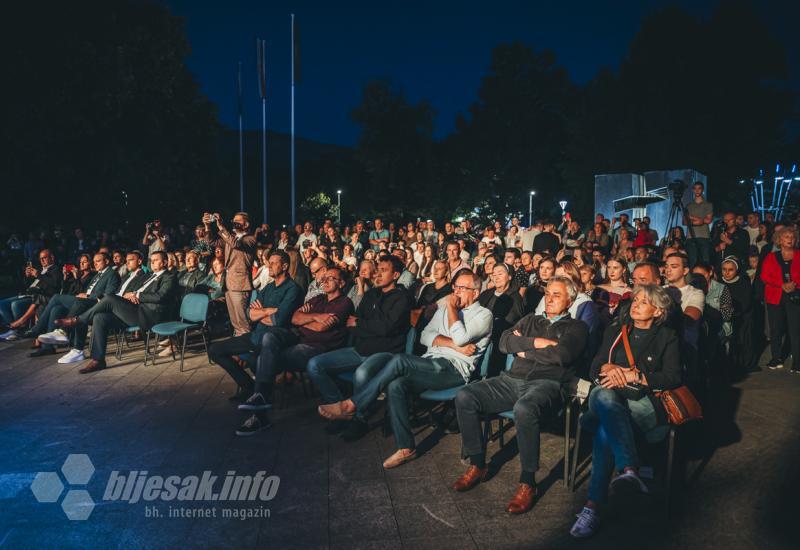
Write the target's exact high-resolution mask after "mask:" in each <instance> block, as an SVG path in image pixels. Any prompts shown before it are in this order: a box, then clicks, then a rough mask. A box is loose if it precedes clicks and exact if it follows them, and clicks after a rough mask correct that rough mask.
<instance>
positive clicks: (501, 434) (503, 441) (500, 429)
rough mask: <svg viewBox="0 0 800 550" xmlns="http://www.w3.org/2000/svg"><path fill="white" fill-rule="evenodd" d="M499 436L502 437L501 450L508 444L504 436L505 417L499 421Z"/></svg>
mask: <svg viewBox="0 0 800 550" xmlns="http://www.w3.org/2000/svg"><path fill="white" fill-rule="evenodd" d="M497 435H499V436H500V448H501V449H502V448H503V447H504V446H505V444H506V441H505V437H506V436H505V435H504V434H503V417H502V416H501V417H499V418H498V419H497Z"/></svg>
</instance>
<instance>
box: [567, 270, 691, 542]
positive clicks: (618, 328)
mask: <svg viewBox="0 0 800 550" xmlns="http://www.w3.org/2000/svg"><path fill="white" fill-rule="evenodd" d="M632 297H633V298H632V303H631V312H630V317H631V321H632V322H631V324H630V325H627V324H615V325H611V326H610V327H609V328H608V330H606V333H605V336H604V338H603V343H602V345H601V346H600V350H599V351H598V353H597V355H596V356H595V358H594V360H593V361H592V365H591V368H590V377H591V379H592V380H594V381H595V383H596V386H594V388H593V389H592V391H591V393H590V394H589V399H588V401H589V410H588V411H587V412H586V414H584V415H583V417H582V423H581V425H582V426H583V428H584V429H586V430H588V431H590V432H592V433H594V441H593V448H592V477H591V479H590V481H589V498H588V500H587V501H586V504H585V505H584V507H583V510H581V512H580V513H579V514H578V516H577V517H578V519H577V521H576V522H575V524H574V525H573V526H572V529H571V530H570V534H571V535H572V536H573V537H577V538H584V537H588V536H590V535H592V534H594V533H595V532H596V531H597V528H598V527H599V524H600V516H599V514H598V510H599V508H600V507H601V506H603V505H604V504H605V503H606V501H607V500H608V492H609V479H610V478H611V474H612V473H613V471H614V470H615V469H616V470H617V471H618V472H619V475H617V476H616V477H615V478H614V479H613V480H612V481H611V485H610V488H611V490H612V491H617V490H620V489H622V488H623V487H629V488H632V489H634V490H636V491H640V492H643V493H646V492H648V489H647V486H646V485H645V484H644V482H642V480H641V479H640V478H639V455H638V452H637V449H636V442H635V436H634V433H635V432H638V433H641V434H643V435H644V437H645V438H646V439H647V441H649V442H653V443H655V442H658V441H660V440H662V439H664V437H665V436H666V435H667V433H668V424H667V418H666V413H665V411H664V410H663V407H662V406H661V403H660V401H659V400H658V399H655V398H654V396H653V394H652V391H653V390H669V389H673V388H676V387H678V386H679V385H680V383H681V360H680V350H679V340H678V335H677V333H676V332H675V331H674V330H672V329H670V328H669V327H667V326H665V325H664V324H663V321H664V320H665V319H666V316H667V311H668V310H669V307H670V302H671V299H670V297H669V295H668V294H667V292H666V291H665V290H664V289H663V288H661V287H659V286H658V285H643V286H637V287H635V288H634V289H633V292H632ZM626 340H627V341H628V342H629V348H630V350H629V351H630V355H631V357H632V358H633V364H631V362H630V361H629V359H628V351H627V350H626V343H625V342H626Z"/></svg>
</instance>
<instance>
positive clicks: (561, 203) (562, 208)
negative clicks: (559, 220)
mask: <svg viewBox="0 0 800 550" xmlns="http://www.w3.org/2000/svg"><path fill="white" fill-rule="evenodd" d="M558 205H559V206H560V207H561V210H565V209H566V208H567V201H558Z"/></svg>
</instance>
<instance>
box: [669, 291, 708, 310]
mask: <svg viewBox="0 0 800 550" xmlns="http://www.w3.org/2000/svg"><path fill="white" fill-rule="evenodd" d="M675 288H678V287H675ZM678 290H680V291H681V310H682V311H686V308H687V307H696V308H697V309H699V310H700V312H701V313H702V311H703V308H704V307H705V305H706V295H705V294H703V291H702V290H700V289H699V288H695V287H693V286H692V285H684V286H682V287H681V288H678Z"/></svg>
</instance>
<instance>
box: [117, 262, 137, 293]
mask: <svg viewBox="0 0 800 550" xmlns="http://www.w3.org/2000/svg"><path fill="white" fill-rule="evenodd" d="M139 271H141V270H140V269H137V270H136V271H131V272H130V273H129V275H130V277H128V278H127V279H125V282H124V283H122V286H121V287H119V291H118V292H117V296H124V295H125V289H126V288H128V285H129V284H130V283H131V281H132V280H134V279H135V278H136V276H137V275H138V274H139Z"/></svg>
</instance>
